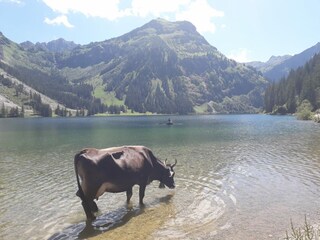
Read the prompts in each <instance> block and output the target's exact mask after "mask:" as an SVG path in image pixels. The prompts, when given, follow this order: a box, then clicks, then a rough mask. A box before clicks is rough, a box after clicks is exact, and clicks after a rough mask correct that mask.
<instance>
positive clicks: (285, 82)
mask: <svg viewBox="0 0 320 240" xmlns="http://www.w3.org/2000/svg"><path fill="white" fill-rule="evenodd" d="M306 103H307V104H306ZM300 105H309V106H310V110H317V109H320V54H316V55H315V56H314V57H313V58H311V60H309V61H308V62H307V63H306V64H305V65H304V66H303V67H299V68H297V69H296V70H293V71H291V72H290V73H289V75H288V77H287V78H283V79H281V80H280V81H279V82H276V83H273V84H271V85H270V86H269V87H268V88H267V89H266V92H265V110H266V112H274V113H295V112H296V111H297V108H298V107H299V106H300Z"/></svg>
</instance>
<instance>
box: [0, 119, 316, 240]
mask: <svg viewBox="0 0 320 240" xmlns="http://www.w3.org/2000/svg"><path fill="white" fill-rule="evenodd" d="M171 118H172V119H173V121H174V123H175V124H174V125H173V126H167V125H165V122H166V120H167V117H165V116H149V117H109V118H69V119H64V118H54V119H51V118H50V119H46V118H38V119H0V153H1V154H0V239H9V240H10V239H83V238H90V237H94V238H97V239H237V240H238V239H248V240H250V239H283V237H284V236H285V231H286V230H288V229H290V219H292V221H293V222H294V223H296V224H297V225H299V224H302V223H303V221H304V216H305V214H306V215H307V218H308V219H309V220H310V222H313V223H314V222H315V223H319V217H320V212H319V211H320V210H319V209H320V202H319V199H320V198H319V197H320V191H319V190H320V174H319V173H320V147H319V146H320V125H319V124H315V123H313V122H303V121H297V120H295V118H293V117H289V116H285V117H275V116H264V115H231V116H226V115H218V116H175V117H171ZM140 144H141V145H146V146H148V147H149V148H151V149H152V150H153V152H154V153H155V155H156V156H158V157H159V158H161V159H163V160H164V159H166V158H168V160H169V161H174V159H175V158H176V159H177V160H178V165H177V166H176V176H175V180H176V189H175V190H169V189H165V190H163V189H159V188H158V183H156V182H154V183H152V184H150V185H149V186H148V187H147V189H146V197H145V206H144V207H140V206H139V204H138V187H136V188H134V193H133V197H132V202H131V204H130V205H129V206H127V205H126V204H125V200H126V197H125V194H124V193H119V194H110V193H106V194H104V195H103V196H102V197H101V198H100V199H99V201H98V202H97V204H98V207H99V208H100V212H99V214H98V218H97V220H96V221H95V222H94V223H93V224H92V225H87V226H86V224H85V214H84V212H83V209H82V206H81V202H80V200H79V198H78V197H76V196H75V192H76V190H77V186H76V179H75V175H74V169H73V156H74V154H75V153H76V152H77V151H79V150H80V149H82V148H84V147H97V148H105V147H110V146H118V145H140Z"/></svg>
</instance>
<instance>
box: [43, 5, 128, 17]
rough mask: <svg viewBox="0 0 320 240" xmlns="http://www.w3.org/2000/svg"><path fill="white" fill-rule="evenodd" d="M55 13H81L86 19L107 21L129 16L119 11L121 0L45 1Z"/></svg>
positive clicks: (124, 11) (125, 11) (125, 12)
mask: <svg viewBox="0 0 320 240" xmlns="http://www.w3.org/2000/svg"><path fill="white" fill-rule="evenodd" d="M43 2H44V3H45V4H46V5H47V6H48V7H50V8H51V9H52V10H53V11H55V12H58V13H61V14H65V15H67V14H69V13H81V14H83V15H85V16H86V17H99V18H105V19H107V20H116V19H117V18H120V17H123V16H127V15H129V12H128V10H123V11H121V10H119V6H118V5H119V0H108V1H105V0H90V1H89V0H67V1H66V0H43Z"/></svg>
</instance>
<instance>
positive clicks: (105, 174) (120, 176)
mask: <svg viewBox="0 0 320 240" xmlns="http://www.w3.org/2000/svg"><path fill="white" fill-rule="evenodd" d="M176 163H177V162H176V161H175V163H174V164H173V165H170V164H166V163H163V162H161V161H160V160H159V159H158V158H156V157H155V156H154V155H153V153H152V152H151V150H150V149H148V148H146V147H144V146H123V147H113V148H106V149H95V148H87V149H84V150H82V151H81V152H79V153H78V154H76V155H75V157H74V167H75V172H76V177H77V183H78V188H79V190H78V192H77V196H79V197H80V198H81V200H82V206H83V208H84V211H85V213H86V216H87V220H89V221H92V220H94V219H95V216H94V214H93V212H96V211H98V207H97V205H96V203H95V202H94V199H96V200H98V198H99V197H100V196H101V195H102V194H103V193H104V192H112V193H117V192H126V193H127V202H128V203H129V201H130V198H131V196H132V187H133V186H134V185H136V184H137V185H139V187H140V188H139V202H140V204H143V197H144V192H145V188H146V186H147V185H148V184H149V183H151V182H152V181H153V180H158V181H160V186H159V187H162V186H163V187H164V185H166V186H167V187H169V188H174V187H175V184H174V179H173V177H174V171H173V167H174V166H175V165H176ZM79 176H80V179H79Z"/></svg>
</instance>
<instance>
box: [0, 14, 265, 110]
mask: <svg viewBox="0 0 320 240" xmlns="http://www.w3.org/2000/svg"><path fill="white" fill-rule="evenodd" d="M27 45H30V44H23V47H22V46H19V45H17V44H14V43H11V44H9V46H7V45H5V44H1V43H0V46H1V47H2V49H10V50H4V51H3V50H2V52H4V53H5V54H4V57H2V58H1V62H0V63H1V65H0V67H1V68H3V69H4V70H5V71H9V72H10V74H11V75H12V76H14V77H16V78H18V79H19V80H21V81H22V82H24V83H27V84H28V85H31V86H32V87H34V88H35V89H36V90H38V91H39V92H41V93H43V94H45V95H48V96H49V97H51V98H53V99H56V100H58V101H59V102H61V103H63V104H64V105H65V106H67V107H70V108H79V107H84V108H87V109H88V108H90V107H92V106H91V105H90V102H91V103H92V102H95V103H97V105H99V101H100V103H104V104H108V105H110V104H116V105H126V107H127V108H129V109H131V110H132V111H136V112H146V111H149V112H153V113H155V112H157V113H180V114H184V113H191V112H194V111H200V112H212V111H213V112H215V111H217V112H252V111H256V110H257V109H258V108H260V107H262V105H263V99H262V93H263V91H264V89H265V87H266V85H267V81H266V80H265V79H264V78H263V77H262V75H261V74H260V73H258V72H257V71H256V70H255V69H254V68H252V67H250V66H246V65H244V64H239V63H237V62H235V61H233V60H230V59H228V58H226V57H225V56H224V55H223V54H222V53H220V52H219V51H218V50H217V49H216V48H215V47H213V46H211V45H210V44H209V43H208V42H207V41H206V40H205V39H204V38H203V37H202V36H201V35H200V34H199V33H198V32H197V31H196V28H195V27H194V26H193V25H192V24H191V23H189V22H186V21H180V22H169V21H166V20H163V19H156V20H152V21H150V22H149V23H147V24H145V25H143V26H142V27H140V28H137V29H134V30H133V31H131V32H129V33H127V34H124V35H122V36H120V37H116V38H112V39H109V40H106V41H102V42H94V43H90V44H88V45H82V46H76V47H75V48H73V49H71V50H68V51H63V52H56V51H54V52H52V51H49V49H41V50H40V49H39V50H37V49H34V48H32V49H30V48H29V47H27ZM0 54H1V48H0ZM13 55H15V56H18V58H16V57H13ZM0 56H1V55H0ZM32 73H34V74H35V76H37V77H36V79H35V78H34V76H33V75H32ZM26 76H29V77H26ZM39 84H40V85H41V87H39ZM48 87H49V90H48ZM58 93H59V94H58ZM60 95H63V96H60ZM77 99H78V100H77ZM80 100H81V101H80ZM98 100H99V101H98ZM75 102H77V103H75ZM79 102H82V103H81V104H79ZM100 105H101V104H100ZM98 111H100V110H98Z"/></svg>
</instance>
